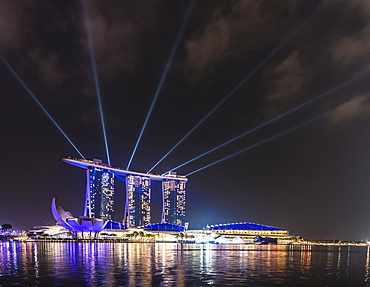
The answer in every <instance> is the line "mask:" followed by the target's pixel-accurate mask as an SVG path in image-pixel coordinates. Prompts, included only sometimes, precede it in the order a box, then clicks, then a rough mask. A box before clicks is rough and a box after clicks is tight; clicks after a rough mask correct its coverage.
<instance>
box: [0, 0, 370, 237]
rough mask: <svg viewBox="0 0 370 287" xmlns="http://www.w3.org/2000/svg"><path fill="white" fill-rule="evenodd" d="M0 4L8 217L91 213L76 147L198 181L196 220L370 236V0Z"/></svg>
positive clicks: (158, 211)
mask: <svg viewBox="0 0 370 287" xmlns="http://www.w3.org/2000/svg"><path fill="white" fill-rule="evenodd" d="M0 1H1V5H2V9H1V11H0V19H1V20H0V22H1V25H0V43H1V44H0V56H1V61H0V91H1V92H0V93H1V96H0V122H1V125H0V135H1V141H0V150H1V151H2V153H1V154H2V163H3V171H2V172H1V173H0V182H1V183H2V189H1V194H2V203H1V204H0V221H2V223H10V224H12V225H13V227H14V228H16V229H27V228H31V227H32V226H33V225H42V224H48V223H52V222H53V217H52V214H51V213H50V208H49V206H50V202H51V200H52V198H53V197H57V198H58V199H59V200H60V204H61V206H66V207H67V206H68V209H70V211H71V212H72V214H81V213H82V212H83V211H84V205H85V200H86V173H85V171H83V170H78V169H75V168H71V167H70V166H68V165H66V164H65V163H64V162H63V161H62V160H61V158H65V157H67V156H71V157H74V158H81V156H80V154H79V153H78V152H77V150H76V149H75V147H76V148H77V149H78V150H79V152H80V153H81V154H82V155H83V156H84V157H86V158H88V159H93V158H100V159H102V161H103V162H105V163H107V164H109V162H111V163H110V164H111V165H112V166H123V167H126V166H129V169H130V170H134V171H138V172H139V173H143V174H145V173H146V172H147V171H149V170H150V169H152V168H153V171H152V172H153V173H165V172H167V171H171V170H172V169H174V170H173V171H174V172H176V173H177V174H183V175H187V174H190V175H189V176H187V177H188V178H189V182H188V183H187V184H186V203H187V206H186V213H187V214H186V216H187V221H189V222H190V228H198V227H199V228H200V227H203V226H206V225H212V224H219V223H224V222H258V223H262V224H267V225H271V226H279V227H281V228H283V229H286V230H289V231H290V232H291V233H292V234H297V235H301V236H303V237H305V238H309V239H325V238H334V239H343V240H361V239H363V240H365V239H367V238H370V228H369V224H368V221H369V218H370V211H369V210H368V203H369V202H370V192H369V189H370V177H369V176H368V173H369V170H370V152H369V145H370V130H369V128H368V124H369V120H370V95H369V84H368V82H369V78H370V77H369V70H370V54H369V52H368V51H369V47H370V40H369V37H368V36H367V35H368V32H369V31H370V20H369V19H370V5H369V2H368V1H366V0H356V1H351V2H349V1H344V0H343V1H342V0H334V1H319V0H317V1H315V0H314V1H293V0H284V1H282V0H277V1H273V2H271V1H266V0H260V1H244V0H241V1H194V2H193V1H178V2H173V1H152V2H151V1H148V2H145V3H144V2H140V1H127V2H126V1H125V2H122V3H121V2H117V1H86V3H87V7H85V8H87V9H85V8H84V6H83V5H81V3H80V2H76V1H63V3H59V2H58V1H47V2H45V3H38V2H27V1H16V2H15V1H6V0H0ZM86 12H88V13H86ZM87 24H89V25H87ZM88 28H89V29H88ZM88 31H90V32H91V33H88ZM91 48H93V49H91ZM92 50H93V52H94V53H93V56H94V57H92V56H91V55H92V53H91V51H92ZM92 59H94V60H95V62H94V61H92ZM30 92H31V93H32V94H33V96H34V97H32V96H31V94H30ZM98 95H99V96H100V97H98ZM98 99H100V100H98ZM154 99H156V100H155V101H154ZM36 100H37V101H38V102H37V101H36ZM40 104H41V105H42V107H43V108H41V106H40ZM46 112H47V113H48V114H46ZM149 112H150V113H149ZM149 114H150V116H148V115H149ZM48 115H49V116H50V117H51V118H52V119H53V120H54V121H55V122H53V121H52V120H51V118H50V117H49V116H48ZM102 115H103V116H104V120H105V122H104V125H103V124H102V120H101V119H102V117H101V116H102ZM56 124H57V125H58V127H59V128H60V129H59V128H58V127H57V126H56ZM144 126H145V129H143V127H144ZM61 131H63V132H64V133H65V135H67V136H68V138H69V139H70V140H71V142H69V141H68V140H67V139H66V137H65V135H63V133H62V132H61ZM104 131H105V132H104ZM141 131H142V133H141ZM138 139H140V141H138ZM71 143H73V144H74V145H75V147H73V146H72V144H71ZM134 150H136V152H135V154H134V156H132V155H133V152H134ZM107 151H109V152H107ZM170 151H171V152H170ZM169 152H170V153H169ZM167 154H168V155H167ZM202 168H204V169H202ZM193 172H195V173H193ZM114 184H115V186H116V187H117V190H124V189H125V182H123V181H122V180H119V179H117V178H116V179H115V182H114ZM175 185H176V184H175ZM162 190H163V189H162V183H161V184H158V183H156V182H153V181H152V182H151V190H150V196H151V199H150V200H151V215H152V217H153V218H158V221H160V220H161V219H163V214H164V213H163V208H162V207H163V200H162ZM175 190H176V189H175ZM172 191H174V189H173V188H172V190H171V192H172ZM179 191H180V189H179ZM176 192H177V191H176ZM169 195H170V193H169ZM172 195H174V193H172ZM114 196H115V201H116V202H122V203H123V202H124V200H125V198H124V194H122V193H121V192H119V193H118V192H117V193H115V195H114ZM169 208H171V207H169ZM116 212H117V214H120V216H119V217H118V218H113V219H114V220H116V221H120V220H122V215H123V214H124V212H125V210H124V207H123V204H122V206H120V207H119V208H118V209H116ZM114 217H115V215H114Z"/></svg>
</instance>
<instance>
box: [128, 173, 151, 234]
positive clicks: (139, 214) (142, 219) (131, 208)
mask: <svg viewBox="0 0 370 287" xmlns="http://www.w3.org/2000/svg"><path fill="white" fill-rule="evenodd" d="M123 222H124V224H125V225H126V227H127V228H130V227H136V226H144V225H149V224H150V222H151V221H150V177H148V176H138V175H136V176H134V175H128V176H127V177H126V206H125V215H124V219H123Z"/></svg>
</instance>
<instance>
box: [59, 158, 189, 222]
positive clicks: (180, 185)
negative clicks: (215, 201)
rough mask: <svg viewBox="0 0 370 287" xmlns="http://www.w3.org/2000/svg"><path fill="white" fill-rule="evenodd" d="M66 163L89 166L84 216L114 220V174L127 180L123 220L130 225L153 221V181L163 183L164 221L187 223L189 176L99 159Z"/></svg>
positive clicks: (81, 166) (67, 159) (70, 160)
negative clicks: (134, 168)
mask: <svg viewBox="0 0 370 287" xmlns="http://www.w3.org/2000/svg"><path fill="white" fill-rule="evenodd" d="M63 161H64V162H66V163H68V164H71V165H74V166H77V167H80V168H84V169H86V197H85V209H84V216H86V217H90V218H101V219H108V220H113V218H112V217H113V212H114V199H113V197H114V177H115V176H122V177H123V178H124V181H125V182H126V203H125V209H124V218H123V223H124V224H125V225H126V227H127V228H132V227H138V226H145V225H149V224H151V212H150V196H151V181H152V180H154V181H160V182H162V199H163V205H162V217H161V223H172V224H177V225H183V223H184V218H185V186H186V182H187V181H188V179H187V178H186V177H185V176H180V175H176V173H174V172H169V173H168V174H162V175H156V174H150V173H149V174H147V173H140V172H134V171H128V170H124V169H122V168H119V167H112V166H110V165H107V164H104V163H102V161H101V160H99V159H94V160H84V159H72V158H64V159H63Z"/></svg>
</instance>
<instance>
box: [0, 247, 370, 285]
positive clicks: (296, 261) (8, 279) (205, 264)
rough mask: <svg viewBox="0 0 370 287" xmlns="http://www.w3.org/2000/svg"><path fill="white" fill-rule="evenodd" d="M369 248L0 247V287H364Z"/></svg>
mask: <svg viewBox="0 0 370 287" xmlns="http://www.w3.org/2000/svg"><path fill="white" fill-rule="evenodd" d="M369 254H370V253H369V247H353V246H351V247H349V246H283V245H277V246H274V245H272V246H270V245H269V246H261V245H208V244H203V245H202V244H199V245H198V244H183V245H181V244H174V243H156V244H155V243H74V242H70V243H67V242H65V243H61V242H55V243H53V242H0V286H143V287H146V286H179V287H182V286H369V285H370V263H369Z"/></svg>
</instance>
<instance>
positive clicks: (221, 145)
mask: <svg viewBox="0 0 370 287" xmlns="http://www.w3.org/2000/svg"><path fill="white" fill-rule="evenodd" d="M369 75H370V70H369V71H367V72H365V73H363V74H361V75H358V76H355V77H353V78H352V79H350V80H348V81H346V82H344V83H342V84H340V85H338V86H336V87H334V88H332V89H330V90H328V91H326V92H325V93H322V94H320V95H319V96H317V97H315V98H313V99H311V100H309V101H307V102H304V103H303V104H301V105H298V106H297V107H295V108H293V109H291V110H289V111H287V112H285V113H282V114H281V115H279V116H277V117H274V118H272V119H271V120H269V121H267V122H265V123H263V124H261V125H259V126H257V127H255V128H253V129H251V130H249V131H247V132H245V133H243V134H241V135H239V136H237V137H235V138H233V139H231V140H228V141H227V142H225V143H223V144H220V145H219V146H217V147H215V148H213V149H211V150H209V151H207V152H205V153H202V154H200V155H198V156H196V157H194V158H192V159H191V160H189V161H187V162H184V163H182V164H180V165H178V166H176V167H174V168H172V169H170V170H169V171H167V172H170V171H173V170H175V169H178V168H180V167H183V166H184V165H187V164H189V163H191V162H193V161H195V160H197V159H199V158H201V157H203V156H205V155H207V154H209V153H211V152H214V151H215V150H218V149H219V148H222V147H224V146H225V145H227V144H229V143H232V142H234V141H236V140H238V139H240V138H242V137H244V136H246V135H248V134H250V133H252V132H254V131H256V130H258V129H260V128H262V127H264V126H267V125H268V124H271V123H272V122H275V121H277V120H279V119H281V118H283V117H285V116H287V115H289V114H291V113H293V112H295V111H297V110H299V109H301V108H303V107H305V106H307V105H309V104H312V103H313V102H316V101H318V100H320V99H322V98H324V97H325V96H328V95H330V94H332V93H334V92H336V91H338V90H339V89H342V88H344V87H346V86H348V85H349V84H352V83H353V82H355V81H358V80H360V79H362V78H365V77H367V76H369Z"/></svg>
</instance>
